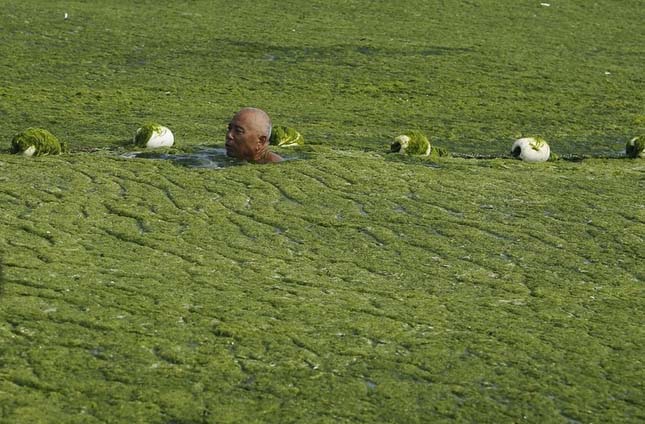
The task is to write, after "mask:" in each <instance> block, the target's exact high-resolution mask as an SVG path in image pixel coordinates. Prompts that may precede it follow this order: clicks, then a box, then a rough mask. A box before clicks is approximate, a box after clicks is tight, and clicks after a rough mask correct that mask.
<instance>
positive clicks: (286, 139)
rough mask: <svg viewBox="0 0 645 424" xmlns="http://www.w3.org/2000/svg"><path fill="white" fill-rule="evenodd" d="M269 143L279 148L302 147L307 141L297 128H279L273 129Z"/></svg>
mask: <svg viewBox="0 0 645 424" xmlns="http://www.w3.org/2000/svg"><path fill="white" fill-rule="evenodd" d="M269 143H270V144H272V145H275V146H278V147H293V146H302V145H303V144H304V143H305V139H304V137H303V136H302V134H300V132H298V131H297V130H296V129H295V128H291V127H284V126H277V127H273V128H272V129H271V137H270V138H269Z"/></svg>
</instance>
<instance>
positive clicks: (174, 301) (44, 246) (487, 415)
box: [0, 148, 645, 422]
mask: <svg viewBox="0 0 645 424" xmlns="http://www.w3.org/2000/svg"><path fill="white" fill-rule="evenodd" d="M314 150H315V151H312V152H311V155H312V156H311V158H310V159H309V160H306V161H290V162H285V163H282V164H280V165H277V166H269V167H260V166H241V167H232V168H227V169H223V170H219V171H215V172H213V171H204V170H199V169H188V168H178V167H175V166H172V165H171V164H169V163H167V162H165V161H131V160H123V159H117V158H110V157H97V156H95V155H89V154H77V155H73V156H68V157H66V158H65V159H59V158H54V157H50V158H45V159H42V158H38V159H37V160H35V161H34V162H32V163H30V168H29V169H28V168H26V167H24V166H23V162H24V161H21V160H19V159H17V158H13V157H11V156H7V157H3V158H2V165H0V167H1V170H2V175H7V176H9V175H10V176H11V178H7V179H5V180H4V181H3V184H2V187H1V189H0V197H2V199H3V202H4V204H6V205H7V206H6V207H5V208H4V209H3V210H4V212H3V213H4V214H5V215H4V216H5V219H4V220H3V223H2V227H1V228H0V231H1V234H3V238H2V239H0V243H2V250H3V252H5V253H4V255H3V268H4V280H3V294H2V299H1V300H0V301H1V302H2V306H3V307H2V308H1V309H0V310H1V312H0V318H1V319H0V322H1V323H2V325H1V326H0V337H2V339H3V340H5V341H11V343H3V344H2V347H1V348H0V355H1V356H2V360H3V364H4V365H3V368H2V373H3V374H2V375H3V379H2V383H1V384H2V392H3V395H2V396H3V405H5V406H4V407H3V409H2V414H3V421H6V422H21V421H24V420H26V419H40V418H39V417H43V416H44V415H42V414H47V416H49V417H53V418H50V420H57V421H69V420H74V419H79V420H82V417H85V419H87V420H95V421H97V422H99V421H105V420H119V421H128V420H129V421H132V420H135V421H136V420H142V421H153V422H156V421H165V420H174V421H182V420H184V421H186V420H187V421H191V420H192V421H200V420H202V421H205V422H221V421H240V420H243V421H253V420H255V419H259V418H258V417H262V419H263V420H264V421H269V422H284V421H291V420H295V421H316V420H317V419H320V417H324V419H326V420H331V421H347V422H374V421H388V420H389V421H406V422H417V421H418V422H421V421H425V420H428V419H433V420H464V421H491V420H494V419H498V420H499V419H506V418H509V419H516V418H517V419H520V418H521V417H523V416H527V417H528V418H527V419H528V420H533V421H558V420H561V419H562V417H563V416H567V417H569V419H573V420H576V421H581V422H584V421H589V420H591V419H594V420H597V419H602V420H603V421H614V422H615V421H618V422H620V421H625V422H629V421H633V419H635V418H638V417H639V416H640V415H641V412H642V407H643V404H642V396H641V395H642V383H641V382H642V378H641V377H642V370H640V367H639V366H638V364H639V360H640V359H639V358H640V357H641V356H642V349H641V348H640V346H642V345H643V343H642V341H643V339H642V337H643V335H642V332H641V331H640V330H639V328H640V326H641V324H642V323H640V322H638V320H634V317H635V316H637V315H638V313H637V311H638V308H639V307H640V306H639V303H638V302H639V300H640V298H641V297H642V287H641V286H642V284H641V283H640V282H641V281H642V279H643V278H645V275H643V272H642V267H640V266H639V261H640V254H639V253H638V252H639V251H640V249H641V246H642V237H643V233H642V231H638V230H636V231H632V232H627V233H626V232H625V231H624V228H626V227H631V228H635V229H637V228H639V226H642V224H643V216H642V214H640V212H639V210H638V209H637V208H631V209H625V208H623V207H622V205H625V204H638V202H639V201H640V200H639V199H640V197H639V194H638V193H636V192H635V191H634V190H632V189H631V188H630V187H627V186H626V185H625V184H624V181H625V180H626V179H631V180H633V179H635V178H638V176H639V175H642V169H641V168H639V167H638V166H637V165H636V164H635V163H634V162H632V161H621V160H593V159H588V160H586V161H584V162H582V163H575V162H566V161H559V162H554V163H548V164H545V165H544V166H541V167H529V166H525V165H524V164H523V163H521V162H514V161H508V160H506V161H503V160H499V159H494V160H469V159H459V158H451V157H446V158H442V159H441V162H440V163H439V166H438V167H429V166H426V164H427V163H428V159H414V158H410V157H407V156H396V157H394V156H393V155H377V154H371V153H365V152H355V151H334V150H331V149H324V148H317V149H314ZM393 157H394V158H399V159H398V161H397V160H393V159H392V158H393ZM498 164H499V165H503V166H497V165H498ZM418 181H424V182H425V183H424V184H418ZM376 182H378V190H375V184H376ZM18 193H19V194H20V195H19V196H18ZM195 193H199V195H197V196H196V195H195ZM565 199H566V201H565ZM590 205H593V207H590ZM25 221H27V222H29V225H25ZM39 346H42V348H39ZM45 347H46V348H45ZM79 375H81V376H83V378H78V376H79ZM527 381H528V382H527ZM591 388H593V389H591ZM52 396H54V398H55V400H52ZM41 404H42V405H46V407H44V408H41V409H38V408H35V405H41ZM361 405H362V407H361ZM581 405H584V407H581ZM39 411H40V412H39ZM41 412H42V414H41ZM39 414H40V415H39Z"/></svg>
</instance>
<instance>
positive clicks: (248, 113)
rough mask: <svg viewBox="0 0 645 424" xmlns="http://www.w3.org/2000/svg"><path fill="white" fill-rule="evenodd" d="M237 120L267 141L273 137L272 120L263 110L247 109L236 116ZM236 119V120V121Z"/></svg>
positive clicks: (241, 110)
mask: <svg viewBox="0 0 645 424" xmlns="http://www.w3.org/2000/svg"><path fill="white" fill-rule="evenodd" d="M235 118H237V119H239V120H240V121H243V122H245V123H246V124H247V125H248V126H249V127H250V129H252V130H254V131H257V133H258V134H259V135H263V136H265V137H266V138H267V139H269V138H270V137H271V118H269V115H268V114H267V113H266V112H265V111H263V110H262V109H258V108H255V107H245V108H243V109H240V111H239V112H237V113H236V114H235ZM235 118H234V119H235Z"/></svg>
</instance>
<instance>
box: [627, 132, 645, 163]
mask: <svg viewBox="0 0 645 424" xmlns="http://www.w3.org/2000/svg"><path fill="white" fill-rule="evenodd" d="M625 154H626V155H627V157H630V158H645V136H642V135H641V136H638V137H634V138H632V139H631V140H629V141H628V142H627V145H625Z"/></svg>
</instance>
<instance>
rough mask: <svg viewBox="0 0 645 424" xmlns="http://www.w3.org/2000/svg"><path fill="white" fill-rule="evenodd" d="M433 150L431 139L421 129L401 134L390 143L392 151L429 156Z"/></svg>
mask: <svg viewBox="0 0 645 424" xmlns="http://www.w3.org/2000/svg"><path fill="white" fill-rule="evenodd" d="M431 150H432V146H431V145H430V140H429V139H428V137H426V135H425V134H423V133H422V132H421V131H409V132H407V133H404V134H401V135H399V136H397V137H396V138H395V139H394V141H393V142H392V144H390V152H391V153H401V154H407V155H422V156H428V155H430V151H431Z"/></svg>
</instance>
